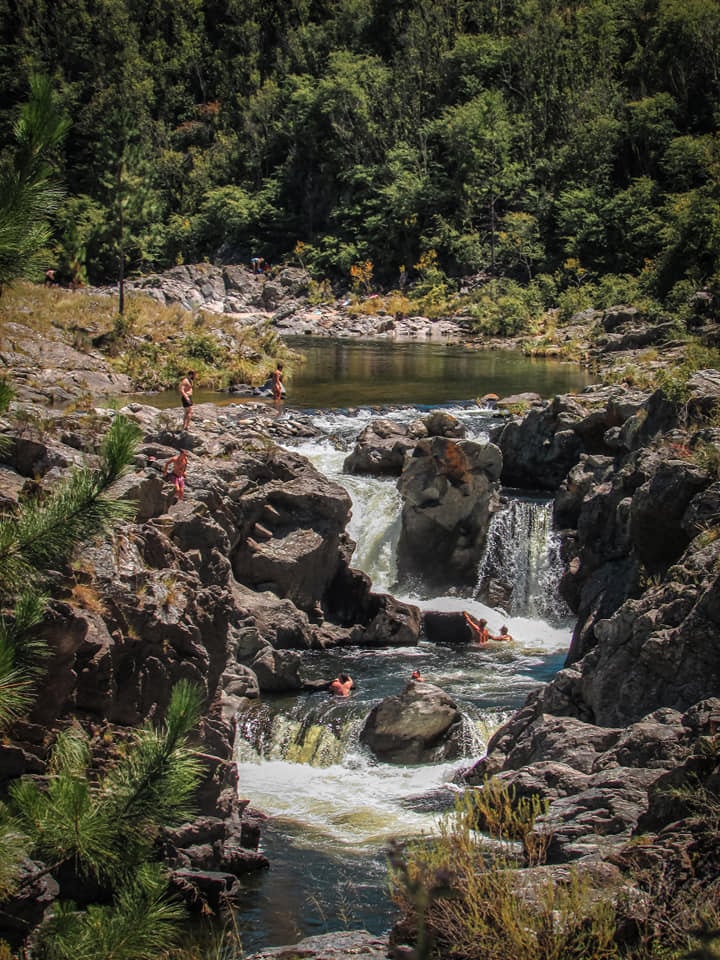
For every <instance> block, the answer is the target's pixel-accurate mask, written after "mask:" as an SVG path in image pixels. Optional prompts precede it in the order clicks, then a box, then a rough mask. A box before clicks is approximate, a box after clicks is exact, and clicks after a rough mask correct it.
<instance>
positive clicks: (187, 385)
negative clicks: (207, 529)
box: [48, 271, 285, 500]
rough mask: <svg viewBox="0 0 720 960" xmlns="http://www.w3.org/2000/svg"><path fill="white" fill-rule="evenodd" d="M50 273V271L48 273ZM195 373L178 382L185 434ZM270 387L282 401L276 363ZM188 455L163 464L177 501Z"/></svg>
mask: <svg viewBox="0 0 720 960" xmlns="http://www.w3.org/2000/svg"><path fill="white" fill-rule="evenodd" d="M48 272H51V271H48ZM195 377H196V373H195V371H194V370H188V372H187V373H186V374H185V376H184V377H183V378H182V380H181V381H180V386H179V391H180V403H181V404H182V409H183V423H182V428H183V430H184V431H185V433H187V431H188V430H189V429H190V421H191V420H192V413H193V389H194V387H195ZM270 382H271V386H272V395H273V400H274V401H275V402H277V403H279V402H280V400H282V396H283V393H284V389H285V388H284V386H283V365H282V363H278V364H277V366H276V367H275V369H274V370H273V372H272V374H271V376H270ZM187 465H188V455H187V451H186V450H181V451H180V453H178V454H177V455H176V456H174V457H170V459H169V460H168V461H167V463H166V464H165V468H164V470H163V477H171V478H172V480H173V482H174V484H175V493H176V496H177V499H178V500H182V499H183V496H184V493H185V476H186V473H187Z"/></svg>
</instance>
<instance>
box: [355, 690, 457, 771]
mask: <svg viewBox="0 0 720 960" xmlns="http://www.w3.org/2000/svg"><path fill="white" fill-rule="evenodd" d="M461 726H462V717H461V714H460V711H459V710H458V708H457V705H456V704H455V702H454V701H453V700H452V698H451V697H449V696H448V695H447V694H446V693H445V691H444V690H441V689H440V688H439V687H436V686H435V685H434V684H432V683H414V682H411V683H409V684H408V685H407V686H406V688H405V690H404V691H403V692H402V693H401V694H400V695H398V696H393V697H386V698H385V699H384V700H383V701H381V702H380V703H379V704H378V705H377V706H376V707H375V708H374V709H373V710H372V711H371V713H370V715H369V716H368V718H367V720H366V721H365V725H364V727H363V729H362V731H361V733H360V741H361V742H362V743H364V744H366V745H367V746H368V747H369V748H370V749H371V750H372V752H373V753H374V754H375V755H376V756H377V757H378V758H379V759H381V760H384V761H385V762H387V763H436V762H438V761H440V760H448V759H453V758H455V757H458V756H460V755H461V743H460V733H461Z"/></svg>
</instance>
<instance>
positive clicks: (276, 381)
mask: <svg viewBox="0 0 720 960" xmlns="http://www.w3.org/2000/svg"><path fill="white" fill-rule="evenodd" d="M282 379H283V365H282V364H281V363H279V364H278V365H277V367H275V369H274V370H273V373H272V395H273V400H275V401H278V400H282V395H283V382H282Z"/></svg>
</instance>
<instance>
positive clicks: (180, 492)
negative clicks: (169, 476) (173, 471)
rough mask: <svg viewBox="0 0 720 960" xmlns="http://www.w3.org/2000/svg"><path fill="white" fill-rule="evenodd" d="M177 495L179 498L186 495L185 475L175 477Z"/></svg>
mask: <svg viewBox="0 0 720 960" xmlns="http://www.w3.org/2000/svg"><path fill="white" fill-rule="evenodd" d="M175 495H176V497H177V498H178V500H182V498H183V496H184V495H185V477H175Z"/></svg>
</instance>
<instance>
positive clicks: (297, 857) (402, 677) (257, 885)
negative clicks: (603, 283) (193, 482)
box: [237, 341, 584, 952]
mask: <svg viewBox="0 0 720 960" xmlns="http://www.w3.org/2000/svg"><path fill="white" fill-rule="evenodd" d="M298 346H300V347H302V348H303V349H304V350H305V351H306V356H308V362H307V363H306V364H305V366H304V367H303V368H302V370H301V372H300V373H299V374H298V375H297V376H296V378H295V379H294V380H293V385H292V388H291V402H293V404H294V405H295V404H296V405H298V406H300V407H304V408H305V415H308V416H310V417H311V418H312V420H313V423H314V426H315V427H316V428H317V430H318V433H319V436H318V437H317V438H316V439H314V440H312V441H304V442H302V443H300V444H298V445H297V446H296V447H295V449H296V450H299V452H301V453H303V454H304V455H305V456H307V457H308V459H310V460H311V461H312V462H313V463H314V464H315V466H317V467H318V469H319V470H321V471H322V472H323V473H324V474H325V475H326V476H329V477H331V478H333V479H335V480H337V481H338V482H339V483H341V484H342V485H343V486H344V487H345V488H346V489H347V491H348V492H349V494H350V496H351V499H352V504H353V513H352V519H351V522H350V525H349V529H348V532H349V533H350V535H351V537H352V538H353V539H354V540H355V541H356V543H357V547H356V551H355V554H354V557H353V564H354V565H355V566H357V567H359V568H360V569H362V570H364V571H365V572H366V573H368V574H369V575H370V577H371V579H372V581H373V588H374V589H375V590H376V591H379V592H385V591H387V592H390V593H393V594H394V595H395V596H397V597H399V598H401V599H404V600H408V601H411V602H413V603H416V604H417V605H419V606H420V607H422V608H426V609H432V610H461V609H466V610H469V611H470V612H471V613H473V614H474V615H476V616H484V617H486V618H487V620H488V623H489V626H490V629H491V633H492V632H495V633H496V632H498V630H499V628H500V626H501V625H502V624H503V623H506V624H507V625H508V627H509V628H510V632H511V634H512V635H513V637H515V641H514V642H513V643H512V644H508V645H507V646H505V645H502V644H490V645H489V646H488V647H487V648H485V649H471V648H465V649H453V648H451V647H439V646H436V645H434V644H430V643H428V642H421V643H420V645H419V646H418V647H412V648H405V649H391V650H363V649H342V650H335V651H330V652H313V653H310V654H307V655H306V657H305V661H304V675H305V677H306V678H307V679H317V678H321V677H322V678H326V677H328V676H333V675H335V674H336V673H338V672H341V671H346V672H348V673H350V674H351V675H352V676H353V678H354V679H355V681H356V684H357V688H356V690H355V692H354V693H353V695H352V696H351V698H350V699H349V700H336V699H334V698H331V697H329V696H328V695H327V694H326V693H316V694H311V695H308V694H303V695H302V696H299V697H297V696H276V697H272V696H267V695H265V696H263V698H262V701H261V702H259V703H257V704H256V705H255V706H254V707H253V708H252V710H251V711H250V712H249V713H248V714H247V715H246V716H245V718H244V720H243V722H242V724H241V726H240V734H239V737H238V742H237V760H238V769H239V776H240V789H241V792H242V793H243V794H244V795H247V796H248V797H250V798H252V803H253V805H254V806H255V807H257V808H259V809H260V810H262V811H264V812H265V813H266V814H268V815H269V817H270V819H269V821H268V822H267V824H266V825H265V827H264V830H263V837H262V850H263V852H265V853H266V854H267V856H268V857H269V859H270V862H271V868H270V870H269V871H268V872H267V873H265V874H261V875H259V876H256V877H253V878H251V879H249V880H247V881H245V884H244V894H243V901H242V903H241V905H240V909H239V911H238V915H237V921H238V925H239V928H240V930H241V933H242V938H243V945H244V948H245V950H246V951H248V952H250V951H252V950H253V949H258V948H260V947H261V946H273V945H280V944H286V943H293V942H295V941H297V940H298V939H301V938H302V937H304V936H309V935H313V934H317V933H324V932H331V931H334V930H340V929H348V928H364V929H367V930H369V931H371V932H373V933H382V932H384V931H386V930H388V929H389V927H390V926H391V924H392V922H393V917H394V914H393V907H392V904H391V903H390V901H389V898H388V885H387V869H386V857H385V851H386V848H387V843H388V841H389V840H390V839H391V838H398V839H402V838H408V837H417V836H419V835H422V834H424V833H428V832H430V831H432V830H433V828H434V826H435V824H436V823H437V821H438V818H439V817H441V816H443V815H444V814H445V813H446V812H447V810H448V809H449V808H450V807H451V806H452V803H453V798H454V795H455V792H456V790H457V787H456V785H455V784H454V783H453V777H454V776H455V774H456V773H457V772H458V771H459V770H460V769H461V768H463V767H466V766H467V765H468V764H469V763H470V762H471V761H472V760H473V759H476V758H479V757H480V756H482V755H483V753H484V750H485V746H486V744H487V740H488V738H489V736H490V735H491V734H492V732H493V731H494V730H495V729H496V728H497V727H498V726H499V725H500V724H501V723H502V722H503V721H504V720H505V719H506V718H507V717H508V716H509V715H510V714H511V713H512V711H513V710H515V709H516V708H517V707H519V706H520V705H521V704H522V703H523V701H524V699H525V697H526V695H527V694H528V692H529V691H530V690H532V689H533V688H534V687H536V686H537V685H538V684H539V683H542V682H545V681H547V680H548V679H550V678H551V677H552V676H553V674H554V673H555V672H556V671H557V670H558V669H559V668H560V667H561V666H562V664H563V662H564V658H565V654H566V651H567V647H568V644H569V640H570V636H571V632H572V621H571V619H570V617H569V614H568V611H567V610H566V609H565V608H564V607H563V605H562V603H561V602H560V601H559V599H558V597H557V594H556V584H557V576H558V573H559V570H558V560H557V552H556V549H555V543H554V535H553V531H552V525H551V513H550V506H549V503H548V502H547V500H546V499H543V498H541V497H531V496H528V495H527V494H522V495H519V494H517V492H513V491H505V494H506V496H507V497H508V506H507V508H506V509H505V510H504V511H502V512H501V513H499V514H497V515H496V517H495V518H494V520H493V525H492V528H491V531H490V536H489V537H488V545H487V550H486V554H485V557H484V558H483V560H482V562H481V564H480V567H479V569H478V582H479V581H480V579H481V577H482V576H483V575H486V574H488V573H491V574H492V573H498V571H499V572H501V573H503V574H504V575H505V576H506V577H507V578H509V579H510V580H511V581H512V582H513V584H514V587H515V589H514V590H513V599H512V605H511V608H510V609H509V610H495V609H490V608H489V607H486V606H484V605H483V604H482V603H480V602H479V601H478V600H477V599H476V598H475V597H474V596H463V597H461V596H458V595H454V594H453V593H452V592H451V593H450V594H448V595H444V596H437V595H432V594H431V593H429V592H427V591H426V590H425V589H424V588H423V586H422V584H417V583H415V584H412V585H411V584H403V583H399V582H398V581H397V574H396V568H395V545H396V542H397V537H398V533H399V515H400V501H399V496H398V492H397V489H396V483H395V481H394V480H393V479H377V478H369V477H354V476H347V475H344V474H343V473H342V463H343V460H344V458H345V457H346V456H347V454H348V452H349V451H350V450H351V449H352V445H353V444H354V441H355V438H356V437H357V435H358V434H359V433H360V431H361V430H362V429H363V427H364V426H365V425H366V424H367V423H368V422H369V420H370V419H371V418H372V417H373V416H377V409H376V408H375V406H376V405H377V404H378V403H383V404H388V403H394V404H395V406H391V407H389V408H385V409H384V410H383V415H384V416H388V417H391V418H394V419H396V420H398V421H399V422H409V421H410V420H413V419H415V418H417V417H418V416H420V415H421V414H422V412H423V411H425V410H426V409H427V408H428V407H429V406H433V405H437V404H439V403H440V402H441V400H442V403H443V406H444V407H445V409H447V410H448V411H449V412H450V413H452V414H454V415H455V416H456V417H458V418H459V419H461V420H462V421H463V422H464V424H465V427H466V430H467V435H468V437H470V438H474V439H478V440H486V439H487V436H488V430H489V428H490V426H491V425H492V424H493V423H494V422H496V421H494V419H493V418H494V416H495V415H494V414H493V412H492V411H491V410H488V409H486V408H484V407H482V406H480V405H478V404H477V403H475V402H473V401H472V399H471V398H472V397H473V396H474V395H475V394H480V393H482V392H485V391H489V390H495V391H496V392H498V393H501V394H507V393H510V392H517V391H519V390H536V391H537V392H539V393H541V394H543V395H546V396H547V395H552V394H553V393H555V392H560V391H564V390H568V389H572V388H573V387H574V388H578V387H581V386H582V385H583V382H584V375H583V374H582V373H581V372H580V371H577V370H575V369H574V368H568V367H565V366H563V365H560V364H555V365H554V366H553V365H552V364H547V363H543V364H540V365H536V364H532V363H530V364H528V363H527V362H526V363H525V364H524V369H523V370H522V371H521V370H520V369H519V367H518V357H517V356H511V355H507V354H502V355H487V354H477V353H475V354H472V353H468V352H467V351H463V350H462V348H461V347H449V346H444V347H443V346H442V345H441V346H438V345H435V344H433V345H430V344H405V345H397V344H388V343H383V344H367V343H359V342H351V343H345V342H338V341H330V342H323V343H317V342H315V343H313V344H312V345H308V344H307V343H306V342H303V343H301V344H298ZM308 346H311V347H312V349H311V350H309V351H308V350H307V348H308ZM523 359H525V358H523ZM473 364H474V365H473ZM535 374H538V376H535ZM473 387H474V389H472V388H473ZM320 398H322V399H323V400H324V404H325V406H324V408H323V409H318V407H319V406H320V404H319V402H318V401H319V400H320ZM353 400H354V404H355V405H354V406H352V407H351V406H350V404H351V402H352V401H353ZM448 401H450V402H448ZM452 401H461V402H457V403H453V402H452ZM358 403H360V404H362V405H361V406H357V404H358ZM308 408H310V410H309V412H308ZM416 667H418V668H419V669H420V670H421V672H422V673H423V675H424V676H425V677H426V679H428V680H430V681H432V682H434V683H436V684H438V685H439V686H440V687H442V688H443V689H444V690H446V691H447V692H448V693H449V694H451V696H453V697H454V698H455V700H456V702H457V703H458V705H459V706H460V707H461V709H462V712H463V714H464V717H465V756H464V757H463V758H462V760H460V761H457V762H455V763H444V764H436V765H425V766H396V765H391V764H387V763H381V762H378V761H377V760H375V759H374V758H373V757H372V756H371V755H370V753H369V752H368V751H367V750H366V749H365V748H363V747H362V746H361V745H360V743H359V739H358V737H359V732H360V729H361V727H362V725H363V722H364V720H365V718H366V717H367V715H368V713H369V712H370V710H371V709H372V707H373V706H374V705H375V704H376V703H377V702H378V701H379V700H380V699H381V698H383V697H385V696H388V695H390V694H396V693H399V692H400V691H401V690H402V688H403V687H404V685H405V683H406V682H407V680H408V679H409V678H410V674H411V672H412V670H413V669H415V668H416Z"/></svg>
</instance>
